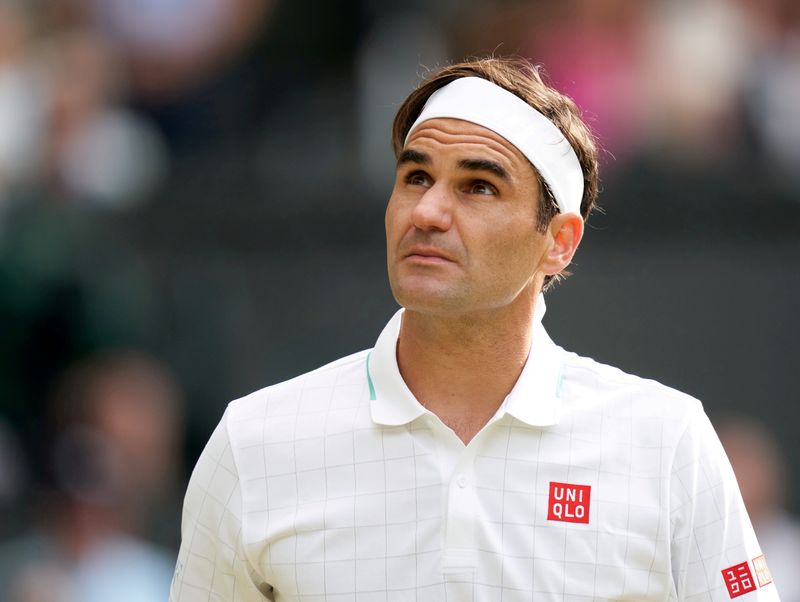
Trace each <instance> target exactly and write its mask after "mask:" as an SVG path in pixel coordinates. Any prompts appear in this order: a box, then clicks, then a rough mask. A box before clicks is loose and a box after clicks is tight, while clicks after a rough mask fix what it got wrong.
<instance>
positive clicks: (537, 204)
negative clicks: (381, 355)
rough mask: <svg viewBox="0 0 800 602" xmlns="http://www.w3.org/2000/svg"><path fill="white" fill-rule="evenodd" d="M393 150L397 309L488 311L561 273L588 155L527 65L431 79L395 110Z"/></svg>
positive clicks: (572, 241)
mask: <svg viewBox="0 0 800 602" xmlns="http://www.w3.org/2000/svg"><path fill="white" fill-rule="evenodd" d="M463 78H471V79H468V80H465V79H463ZM475 78H480V79H475ZM456 80H459V81H458V82H457V83H456V84H454V85H452V86H451V85H449V84H451V83H452V82H455V81H456ZM487 82H491V84H488V83H487ZM445 86H447V88H445ZM443 88H444V89H443ZM434 93H437V94H436V95H435V96H433V98H431V97H432V95H433V94H434ZM426 103H427V104H426ZM420 115H421V116H420ZM393 144H394V149H395V154H396V156H397V158H398V167H397V179H396V182H395V188H394V190H393V192H392V197H391V199H390V201H389V206H388V208H387V214H386V229H387V250H388V259H389V277H390V281H391V284H392V290H393V292H394V294H395V297H396V298H397V299H398V301H399V302H400V303H401V304H402V305H404V306H406V307H407V308H413V307H415V306H416V308H418V309H420V310H424V309H427V310H429V311H435V310H439V311H450V312H452V311H459V310H461V311H471V310H481V309H492V308H497V307H499V306H501V305H503V304H507V303H510V302H512V301H515V300H516V299H518V298H519V297H520V296H525V297H528V296H530V295H529V294H528V293H530V294H535V293H538V292H539V290H540V289H541V288H542V287H543V286H546V285H547V284H548V283H550V282H551V281H552V280H553V279H554V278H557V277H558V276H559V275H562V274H563V273H564V269H565V268H566V267H567V265H568V264H569V262H570V261H571V259H572V255H573V254H574V251H575V249H576V248H577V245H578V243H579V242H580V238H581V236H582V232H583V220H584V219H585V218H586V217H588V215H589V213H590V212H591V210H592V208H593V206H594V202H595V198H596V196H597V186H598V183H597V156H596V155H597V152H596V148H595V144H594V139H593V137H592V135H591V133H590V132H589V130H588V128H587V127H586V125H585V124H584V123H583V122H582V121H581V119H580V116H579V113H578V110H577V107H576V106H575V104H574V103H573V102H572V101H571V100H570V99H569V98H567V97H565V96H563V95H562V94H560V93H559V92H557V91H556V90H554V89H552V88H550V87H549V86H548V85H546V84H545V83H544V82H543V81H542V79H541V76H540V74H539V72H538V69H537V68H536V67H534V66H533V65H531V64H530V63H528V62H527V61H523V60H519V59H496V58H490V59H480V60H475V61H471V62H467V63H461V64H458V65H453V66H450V67H446V68H445V69H442V70H441V71H438V72H436V73H434V74H432V75H430V76H429V77H428V78H427V79H426V80H425V81H424V82H423V83H422V85H421V86H420V87H419V88H418V89H417V90H415V91H414V92H412V94H411V95H410V96H409V97H408V98H407V99H406V101H405V102H404V103H403V105H402V106H401V107H400V110H399V111H398V113H397V116H396V117H395V122H394V128H393ZM426 254H428V255H426ZM436 255H441V256H442V257H440V258H438V259H437V258H436V257H435V256H436ZM426 257H427V259H426ZM431 257H433V259H431ZM523 293H526V294H525V295H523Z"/></svg>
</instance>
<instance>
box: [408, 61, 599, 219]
mask: <svg viewBox="0 0 800 602" xmlns="http://www.w3.org/2000/svg"><path fill="white" fill-rule="evenodd" d="M436 118H451V119H461V120H463V121H469V122H470V123H475V124H477V125H480V126H483V127H485V128H487V129H490V130H492V131H493V132H495V133H496V134H499V135H501V136H502V137H503V138H505V139H506V140H508V141H509V142H510V143H511V144H513V145H514V146H515V147H516V148H517V149H518V150H519V151H520V152H521V153H522V154H523V155H525V157H527V158H528V160H529V161H530V162H531V163H532V164H533V165H534V167H536V169H537V170H538V171H539V173H540V174H541V176H542V178H544V181H545V182H547V184H548V186H550V190H551V191H552V192H553V196H554V197H555V199H556V202H557V203H558V207H559V209H560V210H561V213H577V214H578V215H580V214H581V199H582V198H583V171H582V170H581V164H580V162H579V161H578V156H577V155H576V154H575V150H574V149H573V148H572V146H571V145H570V143H569V141H568V140H567V139H566V138H565V137H564V134H562V133H561V130H559V129H558V128H557V127H556V125H555V124H554V123H553V122H552V121H550V120H549V119H548V118H547V117H545V116H544V115H542V114H541V113H540V112H539V111H537V110H536V109H534V108H533V107H532V106H530V105H529V104H528V103H526V102H525V101H524V100H522V99H521V98H519V97H518V96H516V95H514V94H512V93H511V92H509V91H508V90H506V89H504V88H501V87H500V86H497V85H495V84H493V83H492V82H490V81H488V80H485V79H483V78H480V77H462V78H460V79H457V80H455V81H452V82H450V83H449V84H447V85H446V86H443V87H441V88H439V89H438V90H436V92H434V93H433V94H431V96H430V98H428V101H427V102H426V103H425V106H424V107H423V108H422V111H421V112H420V114H419V117H417V119H416V121H414V123H413V124H412V126H411V128H410V129H409V130H408V136H411V133H412V132H413V131H414V130H415V129H416V127H417V126H418V125H419V124H421V123H422V122H424V121H428V120H429V119H436ZM408 136H406V141H408Z"/></svg>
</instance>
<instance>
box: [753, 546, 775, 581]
mask: <svg viewBox="0 0 800 602" xmlns="http://www.w3.org/2000/svg"><path fill="white" fill-rule="evenodd" d="M753 568H754V569H755V570H756V579H758V587H764V586H765V585H769V584H770V583H772V573H770V572H769V567H767V559H766V558H764V555H763V554H762V555H761V556H757V557H755V558H753Z"/></svg>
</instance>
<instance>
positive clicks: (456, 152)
mask: <svg viewBox="0 0 800 602" xmlns="http://www.w3.org/2000/svg"><path fill="white" fill-rule="evenodd" d="M403 148H404V149H424V150H425V151H426V152H427V153H428V154H431V155H432V156H433V158H434V159H435V158H436V157H437V155H438V154H441V155H453V158H454V159H461V158H463V157H462V156H461V155H469V156H470V158H481V159H484V158H485V159H490V160H493V161H497V162H499V163H500V164H501V165H502V166H503V167H504V168H505V169H506V170H507V171H509V173H519V174H520V175H523V174H526V173H531V174H532V173H533V172H532V170H531V164H530V162H529V161H528V159H527V158H526V157H525V156H524V155H523V154H522V153H521V152H520V151H519V149H518V148H517V147H516V146H514V145H513V144H511V143H510V142H509V141H508V140H506V139H505V138H503V137H502V136H501V135H500V134H498V133H496V132H494V131H492V130H490V129H488V128H485V127H483V126H481V125H478V124H475V123H471V122H469V121H463V120H461V119H450V118H436V119H429V120H427V121H423V122H422V123H421V124H419V125H418V126H417V128H416V129H415V130H414V131H413V132H412V133H411V135H410V136H409V137H408V141H407V142H406V144H405V146H404V147H403Z"/></svg>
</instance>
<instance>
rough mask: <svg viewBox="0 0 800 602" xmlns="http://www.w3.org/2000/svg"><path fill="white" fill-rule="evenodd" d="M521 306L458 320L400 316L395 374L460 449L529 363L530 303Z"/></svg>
mask: <svg viewBox="0 0 800 602" xmlns="http://www.w3.org/2000/svg"><path fill="white" fill-rule="evenodd" d="M524 301H525V302H524V303H522V302H521V303H519V304H512V305H511V306H508V307H504V308H502V309H498V310H490V311H485V312H476V313H471V314H462V315H458V316H440V315H431V314H425V313H421V312H416V311H413V310H406V311H405V313H404V314H403V323H402V325H401V327H400V337H399V339H398V344H397V363H398V366H399V368H400V374H401V375H402V376H403V380H404V381H405V382H406V384H407V385H408V388H409V389H410V390H411V392H412V393H413V394H414V396H415V397H416V398H417V399H418V400H419V401H420V403H422V404H423V405H424V406H425V407H426V408H428V409H429V410H430V411H431V412H433V413H434V414H436V415H437V416H438V417H439V418H440V419H441V420H442V422H444V423H445V424H446V425H447V426H449V427H450V428H451V429H452V430H453V431H454V432H455V434H456V435H457V436H458V437H459V438H460V439H461V440H462V441H463V442H464V443H465V444H466V443H469V441H470V440H471V439H472V438H473V437H474V436H475V435H476V434H477V433H478V431H480V429H481V428H483V426H484V425H485V424H486V423H487V422H488V421H489V420H490V419H491V417H492V416H493V415H494V414H495V412H496V411H497V409H498V408H499V407H500V405H501V404H502V403H503V400H504V399H505V398H506V396H507V395H508V394H509V393H510V392H511V389H512V388H513V387H514V384H515V383H516V382H517V379H518V378H519V375H520V373H521V372H522V368H523V367H524V365H525V361H526V360H527V358H528V353H529V351H530V347H531V329H532V326H533V321H534V304H535V298H534V299H525V300H524Z"/></svg>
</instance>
